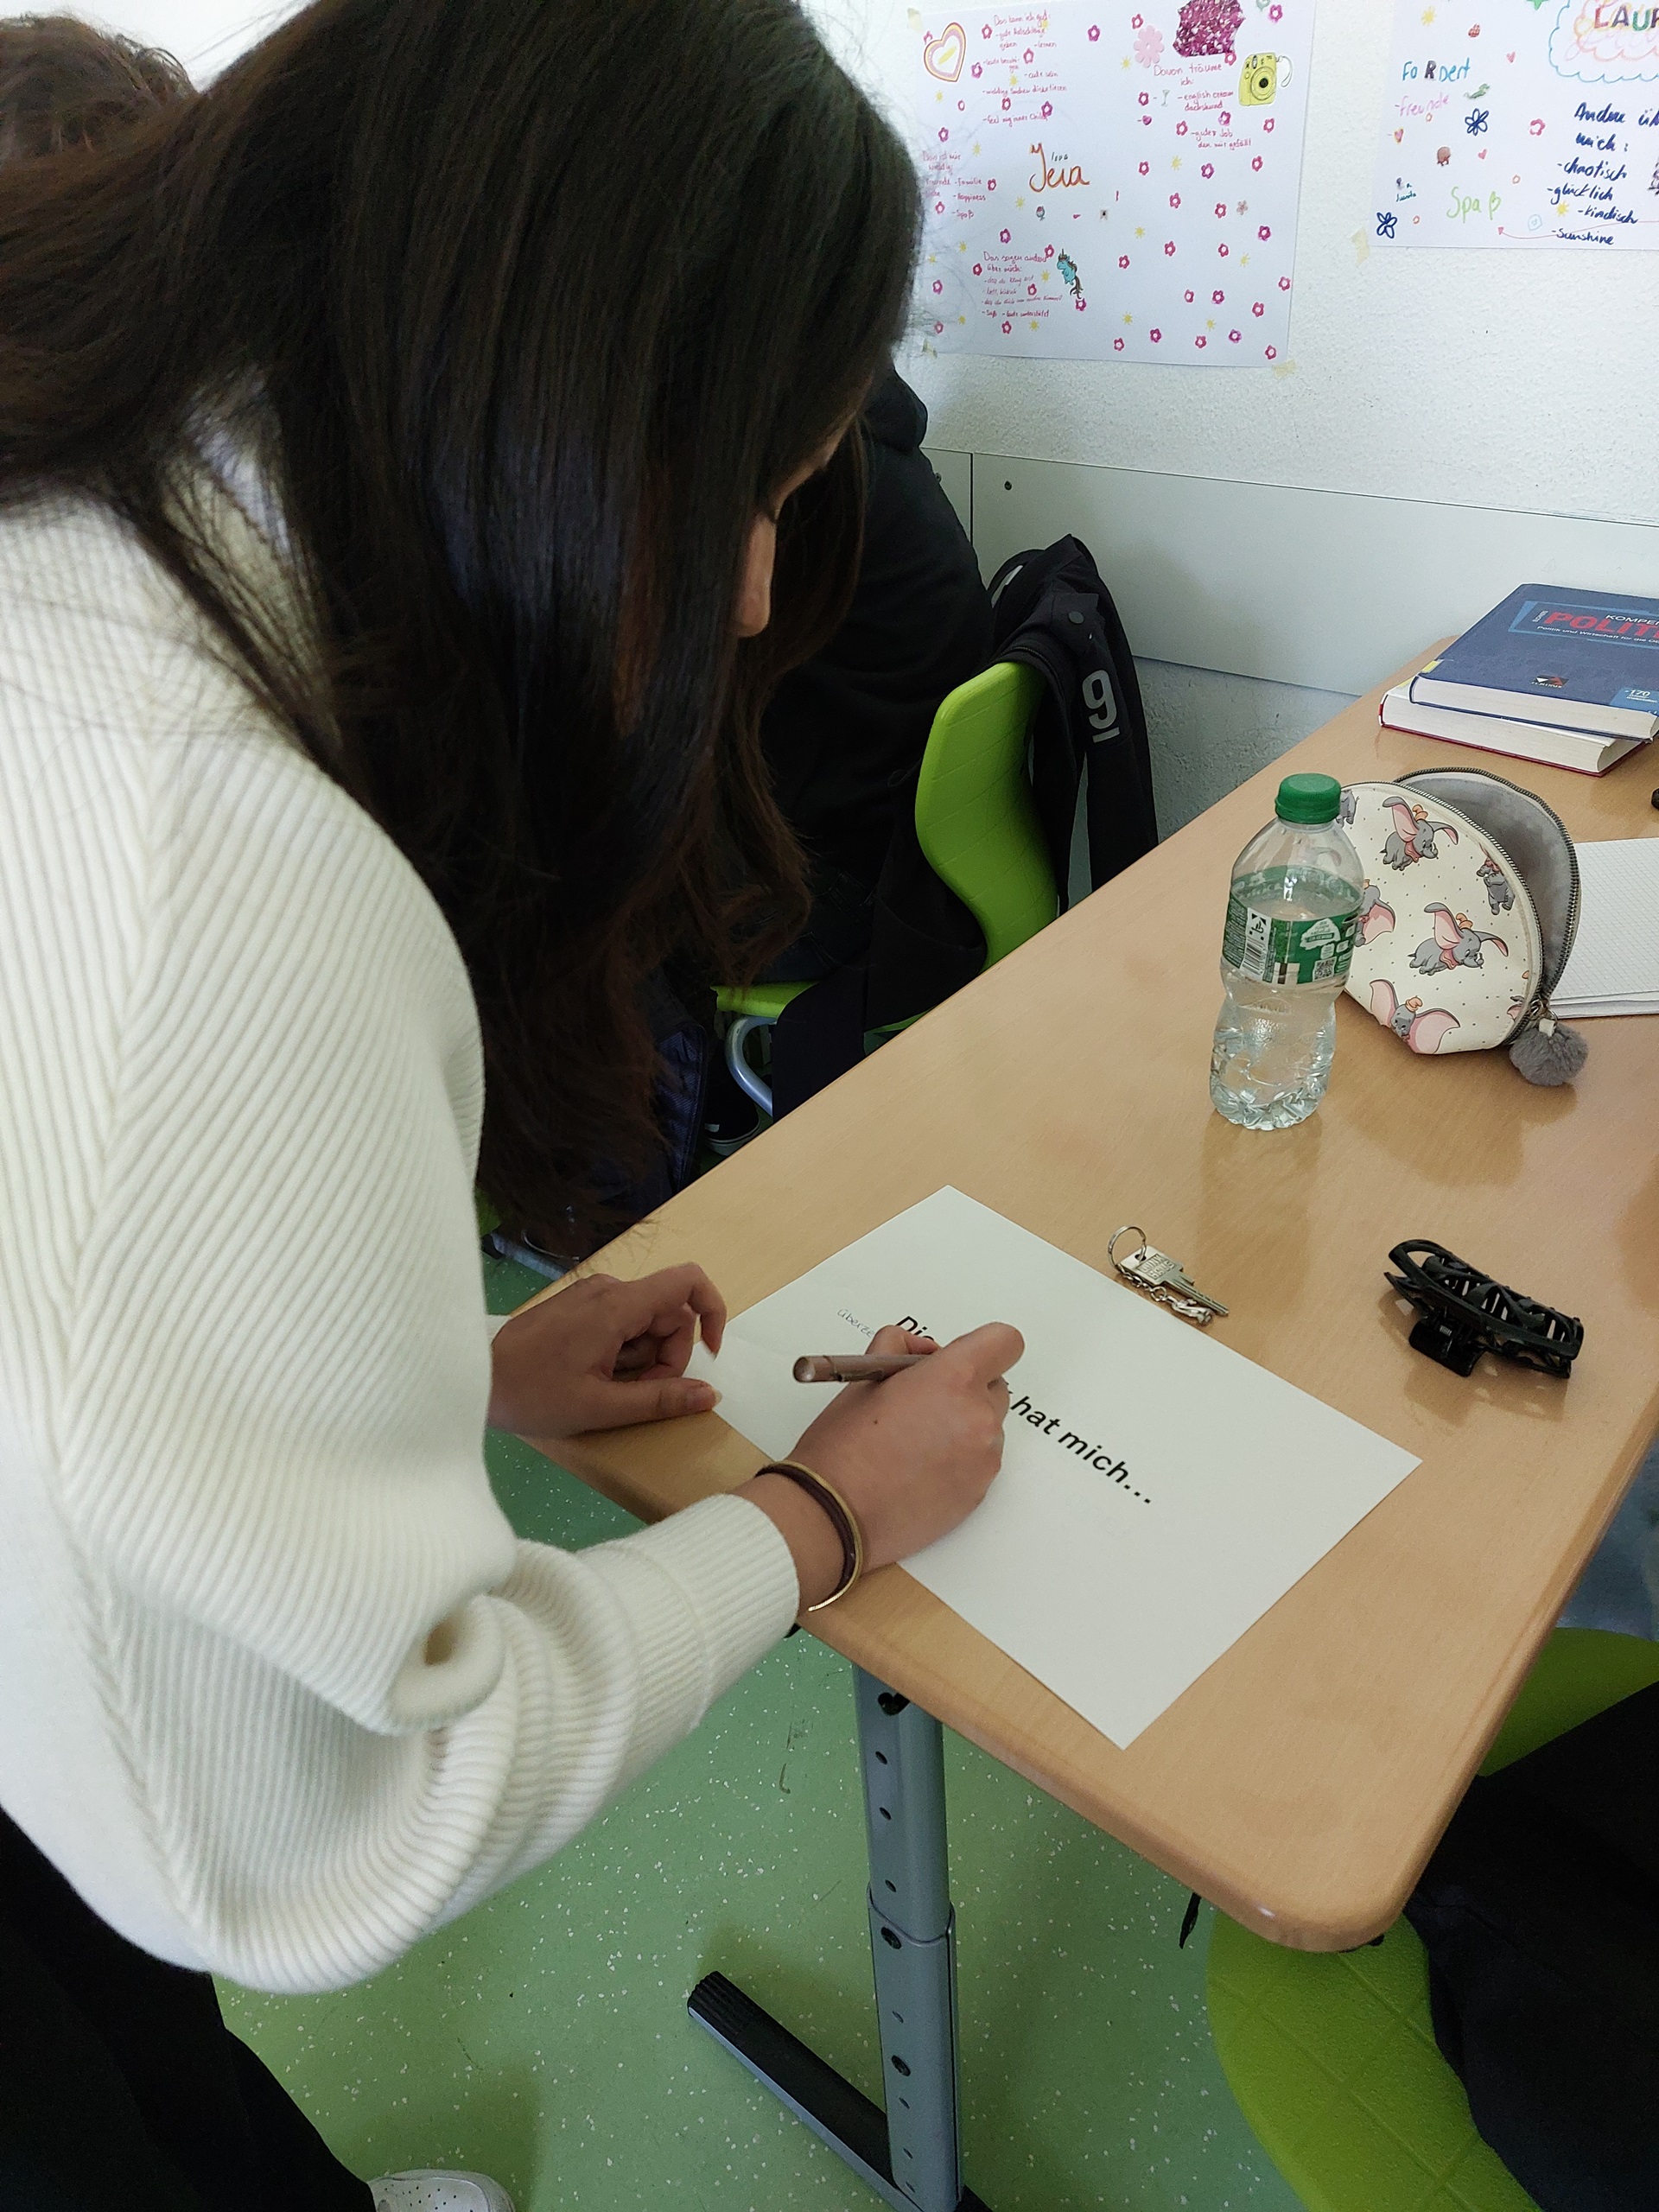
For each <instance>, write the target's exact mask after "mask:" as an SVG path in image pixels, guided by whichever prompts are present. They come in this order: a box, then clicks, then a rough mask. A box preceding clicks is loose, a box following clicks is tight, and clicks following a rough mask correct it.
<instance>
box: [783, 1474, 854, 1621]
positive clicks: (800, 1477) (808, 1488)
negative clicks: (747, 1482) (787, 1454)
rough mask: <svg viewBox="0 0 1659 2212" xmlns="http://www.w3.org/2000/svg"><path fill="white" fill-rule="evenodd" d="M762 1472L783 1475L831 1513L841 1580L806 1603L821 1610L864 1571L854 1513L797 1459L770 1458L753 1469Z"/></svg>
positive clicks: (813, 1610)
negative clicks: (826, 1593) (814, 1602)
mask: <svg viewBox="0 0 1659 2212" xmlns="http://www.w3.org/2000/svg"><path fill="white" fill-rule="evenodd" d="M757 1472H758V1473H760V1474H763V1475H782V1476H783V1478H784V1479H785V1481H786V1482H791V1483H793V1484H795V1485H796V1486H797V1488H798V1489H800V1490H804V1491H805V1492H806V1493H807V1495H808V1497H816V1498H817V1501H818V1503H819V1504H820V1505H821V1506H822V1507H823V1510H824V1511H825V1512H826V1513H827V1514H828V1515H829V1524H830V1526H831V1528H833V1529H834V1530H835V1532H836V1535H837V1536H839V1537H840V1539H841V1580H840V1581H839V1582H838V1583H837V1584H836V1587H835V1588H834V1589H833V1590H832V1591H831V1592H829V1596H828V1597H827V1598H820V1599H819V1600H818V1602H817V1605H808V1606H807V1607H806V1609H805V1610H806V1611H808V1612H809V1613H821V1612H822V1611H823V1609H824V1607H825V1606H826V1605H834V1604H835V1602H836V1599H837V1598H844V1597H845V1596H846V1595H847V1592H849V1590H850V1589H851V1588H852V1586H853V1585H854V1583H855V1582H856V1581H857V1580H858V1579H859V1577H860V1576H861V1574H862V1573H863V1572H864V1531H863V1529H861V1527H860V1526H859V1520H858V1516H857V1514H855V1512H854V1510H853V1509H852V1507H851V1506H850V1505H849V1504H848V1503H847V1501H846V1499H845V1498H844V1497H842V1494H841V1492H840V1491H838V1490H837V1489H836V1486H835V1484H833V1483H832V1482H829V1481H826V1480H825V1478H824V1477H823V1476H822V1475H820V1474H815V1473H814V1472H813V1471H812V1469H811V1468H810V1467H804V1466H802V1465H801V1463H800V1461H799V1460H798V1459H769V1460H768V1461H767V1462H766V1465H765V1466H764V1467H761V1468H759V1469H758V1470H757Z"/></svg>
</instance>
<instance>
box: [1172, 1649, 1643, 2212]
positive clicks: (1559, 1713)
mask: <svg viewBox="0 0 1659 2212" xmlns="http://www.w3.org/2000/svg"><path fill="white" fill-rule="evenodd" d="M1656 1681H1659V1644H1656V1643H1648V1642H1646V1641H1645V1640H1644V1639H1643V1638H1642V1637H1632V1636H1611V1635H1607V1634H1605V1633H1604V1632H1603V1631H1601V1630H1597V1629H1558V1630H1556V1632H1555V1634H1554V1636H1553V1637H1551V1638H1550V1640H1549V1642H1548V1643H1547V1644H1546V1645H1545V1646H1544V1649H1543V1650H1542V1651H1541V1653H1540V1655H1539V1657H1538V1662H1537V1664H1536V1665H1535V1668H1534V1669H1533V1671H1532V1673H1531V1675H1529V1677H1528V1679H1527V1681H1526V1684H1525V1686H1524V1688H1522V1692H1521V1694H1520V1696H1519V1697H1518V1698H1517V1699H1516V1702H1515V1705H1514V1707H1513V1708H1512V1710H1511V1711H1510V1715H1509V1718H1508V1719H1506V1720H1505V1722H1504V1724H1503V1728H1502V1730H1501V1731H1500V1732H1499V1734H1498V1737H1497V1742H1496V1743H1495V1744H1494V1745H1493V1746H1492V1750H1491V1753H1490V1755H1489V1756H1488V1758H1487V1760H1486V1763H1485V1764H1484V1767H1483V1768H1482V1770H1481V1771H1482V1772H1483V1773H1484V1774H1491V1773H1494V1772H1496V1771H1497V1769H1498V1768H1499V1767H1502V1766H1507V1765H1508V1764H1510V1760H1512V1759H1517V1758H1522V1757H1523V1756H1524V1755H1525V1754H1526V1753H1527V1752H1528V1751H1536V1750H1537V1749H1538V1748H1539V1747H1540V1745H1544V1744H1547V1743H1549V1742H1551V1741H1552V1740H1553V1739H1554V1738H1555V1737H1557V1736H1559V1735H1562V1734H1564V1733H1565V1732H1566V1731H1567V1729H1569V1728H1573V1727H1576V1726H1578V1725H1579V1724H1580V1722H1581V1721H1585V1720H1588V1719H1592V1718H1593V1716H1594V1715H1595V1714H1596V1713H1604V1712H1605V1711H1606V1709H1607V1707H1609V1706H1611V1705H1617V1704H1618V1702H1619V1700H1621V1699H1622V1698H1626V1697H1630V1696H1631V1695H1633V1694H1635V1692H1636V1691H1637V1690H1640V1689H1645V1688H1648V1686H1649V1684H1650V1683H1653V1682H1656ZM1208 1984H1209V1990H1208V1994H1209V2006H1210V2026H1211V2034H1212V2035H1213V2037H1214V2038H1215V2044H1216V2050H1217V2056H1219V2057H1220V2060H1221V2064H1222V2070H1223V2071H1224V2073H1225V2075H1226V2076H1227V2080H1228V2082H1229V2085H1230V2088H1231V2089H1232V2092H1233V2094H1234V2096H1235V2097H1236V2099H1237V2100H1238V2104H1239V2107H1240V2109H1241V2110H1242V2112H1243V2114H1244V2117H1245V2118H1246V2120H1249V2123H1250V2126H1252V2127H1253V2128H1254V2129H1255V2133H1256V2135H1257V2137H1258V2138H1259V2139H1260V2141H1261V2143H1262V2148H1263V2149H1264V2150H1265V2151H1266V2152H1267V2153H1268V2157H1269V2158H1271V2159H1272V2160H1273V2162H1274V2165H1276V2166H1277V2167H1278V2169H1279V2171H1280V2172H1281V2174H1283V2176H1284V2177H1285V2179H1286V2180H1287V2182H1288V2183H1290V2185H1291V2187H1292V2188H1293V2189H1294V2190H1295V2191H1296V2193H1297V2195H1298V2196H1300V2198H1301V2200H1302V2202H1303V2203H1304V2204H1305V2205H1306V2207H1307V2208H1308V2212H1536V2207H1535V2205H1534V2203H1533V2200H1532V2198H1531V2197H1530V2196H1528V2195H1527V2193H1526V2191H1525V2190H1523V2189H1522V2187H1521V2185H1520V2183H1518V2182H1516V2180H1515V2179H1514V2178H1513V2177H1511V2175H1510V2173H1509V2171H1507V2169H1506V2168H1505V2167H1504V2166H1503V2164H1502V2162H1501V2161H1500V2160H1499V2159H1498V2158H1497V2154H1496V2153H1495V2152H1492V2151H1491V2150H1489V2149H1488V2148H1487V2146H1486V2145H1485V2144H1484V2143H1483V2142H1482V2140H1481V2139H1480V2137H1479V2136H1478V2134H1477V2133H1475V2125H1474V2122H1473V2120H1471V2118H1470V2116H1469V2105H1468V2100H1467V2099H1466V2098H1465V2095H1464V2093H1463V2084H1462V2083H1461V2082H1459V2079H1458V2077H1457V2075H1455V2074H1454V2073H1453V2072H1452V2069H1451V2068H1450V2067H1449V2066H1448V2065H1447V2064H1446V2061H1445V2060H1444V2059H1443V2058H1442V2057H1441V2056H1440V2050H1439V2049H1438V2047H1437V2046H1436V2044H1435V2041H1434V2031H1433V2027H1432V2026H1431V2024H1430V2021H1429V2010H1428V1959H1427V1954H1426V1952H1425V1951H1424V1949H1423V1947H1422V1945H1421V1943H1420V1942H1419V1941H1418V1940H1417V1937H1416V1936H1415V1934H1414V1932H1413V1930H1412V1929H1410V1927H1408V1924H1407V1923H1406V1922H1405V1921H1403V1920H1401V1921H1397V1922H1396V1923H1395V1925H1394V1926H1393V1927H1392V1928H1391V1929H1389V1932H1388V1934H1387V1936H1385V1937H1384V1938H1383V1942H1381V1943H1380V1944H1378V1945H1377V1946H1376V1947H1375V1948H1365V1949H1363V1950H1358V1951H1343V1952H1335V1953H1331V1952H1323V1953H1321V1952H1308V1951H1287V1950H1285V1949H1284V1948H1282V1947H1281V1946H1280V1945H1278V1944H1276V1943H1268V1942H1263V1940H1262V1938H1261V1937H1260V1936H1255V1935H1252V1934H1251V1933H1249V1931H1248V1930H1247V1929H1243V1928H1240V1927H1239V1926H1238V1925H1237V1924H1236V1923H1235V1922H1233V1921H1230V1920H1226V1919H1223V1918H1222V1917H1220V1916H1217V1920H1216V1923H1215V1926H1214V1928H1213V1929H1212V1930H1211V1937H1210V1958H1209V1966H1208Z"/></svg>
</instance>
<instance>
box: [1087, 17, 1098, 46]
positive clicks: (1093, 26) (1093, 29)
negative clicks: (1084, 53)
mask: <svg viewBox="0 0 1659 2212" xmlns="http://www.w3.org/2000/svg"><path fill="white" fill-rule="evenodd" d="M1089 43H1090V45H1091V46H1098V45H1099V43H1100V25H1099V24H1098V23H1090V26H1089Z"/></svg>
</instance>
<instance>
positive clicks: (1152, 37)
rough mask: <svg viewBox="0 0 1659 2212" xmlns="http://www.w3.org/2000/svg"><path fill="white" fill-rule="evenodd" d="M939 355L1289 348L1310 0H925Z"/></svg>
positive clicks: (1224, 356)
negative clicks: (1020, 4)
mask: <svg viewBox="0 0 1659 2212" xmlns="http://www.w3.org/2000/svg"><path fill="white" fill-rule="evenodd" d="M910 23H911V35H912V41H913V47H912V82H911V86H910V94H911V112H912V118H913V127H914V143H915V147H916V151H917V156H918V162H919V165H920V168H921V171H922V178H923V186H924V193H925V209H926V216H927V230H926V237H925V244H924V247H923V254H922V264H921V271H920V276H919V279H918V303H917V315H916V327H917V330H918V335H919V337H920V339H921V341H922V343H923V345H924V346H927V347H931V348H932V349H933V350H934V351H936V352H938V353H1004V354H1009V355H1015V356H1020V357H1023V358H1026V359H1032V358H1039V359H1066V360H1104V361H1154V362H1163V363H1173V364H1175V365H1178V366H1181V367H1200V368H1229V367H1251V368H1257V369H1260V368H1263V367H1268V366H1271V365H1272V364H1273V363H1274V362H1275V361H1278V360H1281V359H1283V358H1284V357H1285V355H1286V352H1287V342H1288V338H1289V331H1290V310H1291V302H1292V296H1293V287H1294V261H1295V243H1296V203H1297V194H1298V191H1299V188H1300V180H1301V162H1302V136H1303V118H1304V112H1305V102H1306V86H1307V74H1308V70H1307V60H1308V51H1309V47H1310V43H1311V41H1312V36H1313V0H1162V3H1161V4H1160V0H1139V4H1137V5H1127V4H1122V0H1109V4H1108V0H1101V4H1092V0H1058V3H1057V4H1054V5H1051V6H1048V7H1039V8H1024V9H1020V8H982V9H961V10H957V11H955V12H953V13H950V14H945V13H944V12H943V11H940V12H937V13H935V14H933V15H931V16H923V15H921V14H919V13H918V12H916V11H915V10H912V13H911V16H910Z"/></svg>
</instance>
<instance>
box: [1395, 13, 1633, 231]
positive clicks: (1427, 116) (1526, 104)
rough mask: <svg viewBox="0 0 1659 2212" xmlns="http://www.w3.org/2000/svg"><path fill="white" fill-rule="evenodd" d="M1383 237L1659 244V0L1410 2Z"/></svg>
mask: <svg viewBox="0 0 1659 2212" xmlns="http://www.w3.org/2000/svg"><path fill="white" fill-rule="evenodd" d="M1372 240H1373V243H1374V244H1376V245H1378V246H1412V245H1438V246H1497V247H1502V246H1522V247H1528V246H1532V247H1536V246H1557V247H1562V246H1571V247H1573V248H1575V249H1577V250H1578V251H1586V250H1588V251H1601V252H1605V251H1608V250H1609V249H1610V248H1611V249H1613V250H1615V251H1616V250H1618V249H1619V248H1625V249H1629V248H1630V247H1638V248H1639V247H1646V248H1648V249H1649V250H1651V249H1652V248H1653V247H1655V246H1659V0H1653V4H1649V0H1525V4H1524V5H1523V6H1521V7H1510V6H1507V5H1498V6H1492V5H1489V4H1488V0H1400V4H1399V6H1398V7H1397V9H1396V10H1395V26H1394V56H1393V60H1392V62H1391V64H1390V67H1389V98H1388V107H1387V111H1386V118H1385V122H1384V125H1383V145H1382V150H1381V153H1380V155H1379V156H1378V161H1377V170H1376V210H1375V213H1374V215H1373V219H1372Z"/></svg>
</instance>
